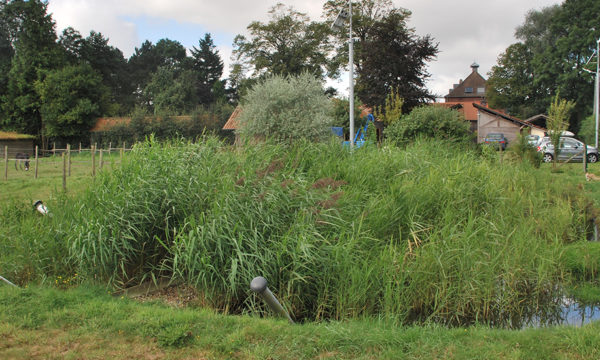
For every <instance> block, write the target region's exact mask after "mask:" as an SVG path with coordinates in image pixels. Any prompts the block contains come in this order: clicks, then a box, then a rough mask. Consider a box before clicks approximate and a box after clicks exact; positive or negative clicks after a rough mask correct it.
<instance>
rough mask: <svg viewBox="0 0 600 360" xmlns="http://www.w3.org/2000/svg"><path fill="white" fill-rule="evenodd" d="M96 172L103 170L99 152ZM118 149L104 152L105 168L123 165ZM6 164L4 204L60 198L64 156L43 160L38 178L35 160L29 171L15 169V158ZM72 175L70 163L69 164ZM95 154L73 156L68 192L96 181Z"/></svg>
mask: <svg viewBox="0 0 600 360" xmlns="http://www.w3.org/2000/svg"><path fill="white" fill-rule="evenodd" d="M95 160H96V171H97V172H99V171H101V170H100V156H99V155H96V159H95ZM120 161H121V160H120V155H119V153H118V152H113V153H111V155H110V156H108V155H107V154H104V155H103V167H102V170H110V169H112V168H113V167H114V166H118V165H119V164H120ZM5 174H6V166H5V163H4V162H2V164H1V165H0V203H4V202H9V201H29V202H33V201H35V200H42V201H47V200H50V199H53V198H56V196H57V195H58V194H62V193H63V192H64V191H63V160H62V158H61V156H59V155H56V156H49V157H43V158H40V159H39V163H38V178H37V179H36V178H35V161H34V160H31V162H30V169H29V171H23V170H15V164H14V161H10V162H9V163H8V174H7V177H6V179H5ZM67 174H68V165H67ZM93 179H94V178H93V177H92V157H91V155H90V154H89V153H83V154H77V153H73V154H72V156H71V176H68V177H67V194H71V195H73V194H78V193H80V192H81V191H82V190H83V189H84V188H86V187H87V186H89V185H91V184H93Z"/></svg>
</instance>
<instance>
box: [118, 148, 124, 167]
mask: <svg viewBox="0 0 600 360" xmlns="http://www.w3.org/2000/svg"><path fill="white" fill-rule="evenodd" d="M124 149H125V148H121V150H119V161H120V162H121V165H122V164H123V152H124Z"/></svg>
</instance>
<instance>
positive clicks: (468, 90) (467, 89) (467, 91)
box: [465, 87, 473, 94]
mask: <svg viewBox="0 0 600 360" xmlns="http://www.w3.org/2000/svg"><path fill="white" fill-rule="evenodd" d="M472 92H473V88H472V87H468V88H465V93H469V94H470V93H472Z"/></svg>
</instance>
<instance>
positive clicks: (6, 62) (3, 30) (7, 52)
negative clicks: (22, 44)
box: [0, 0, 15, 121]
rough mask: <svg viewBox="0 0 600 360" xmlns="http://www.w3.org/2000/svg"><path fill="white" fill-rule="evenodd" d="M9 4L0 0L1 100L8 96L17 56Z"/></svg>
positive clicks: (5, 0) (0, 117) (0, 116)
mask: <svg viewBox="0 0 600 360" xmlns="http://www.w3.org/2000/svg"><path fill="white" fill-rule="evenodd" d="M7 4H8V2H7V0H0V99H2V96H3V95H5V94H6V89H7V86H8V72H9V71H10V66H11V62H12V58H13V56H14V54H15V52H14V50H13V47H12V43H11V38H10V24H9V19H8V16H7V15H8V14H6V11H5V8H6V6H7ZM0 119H2V115H0ZM0 121H1V120H0Z"/></svg>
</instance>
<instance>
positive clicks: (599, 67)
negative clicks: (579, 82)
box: [594, 38, 600, 149]
mask: <svg viewBox="0 0 600 360" xmlns="http://www.w3.org/2000/svg"><path fill="white" fill-rule="evenodd" d="M598 76H600V38H598V41H597V42H596V84H595V85H596V86H595V88H594V113H595V114H596V143H595V144H596V149H597V148H598V113H599V112H600V111H599V110H600V99H598V96H600V80H599V79H598Z"/></svg>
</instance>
